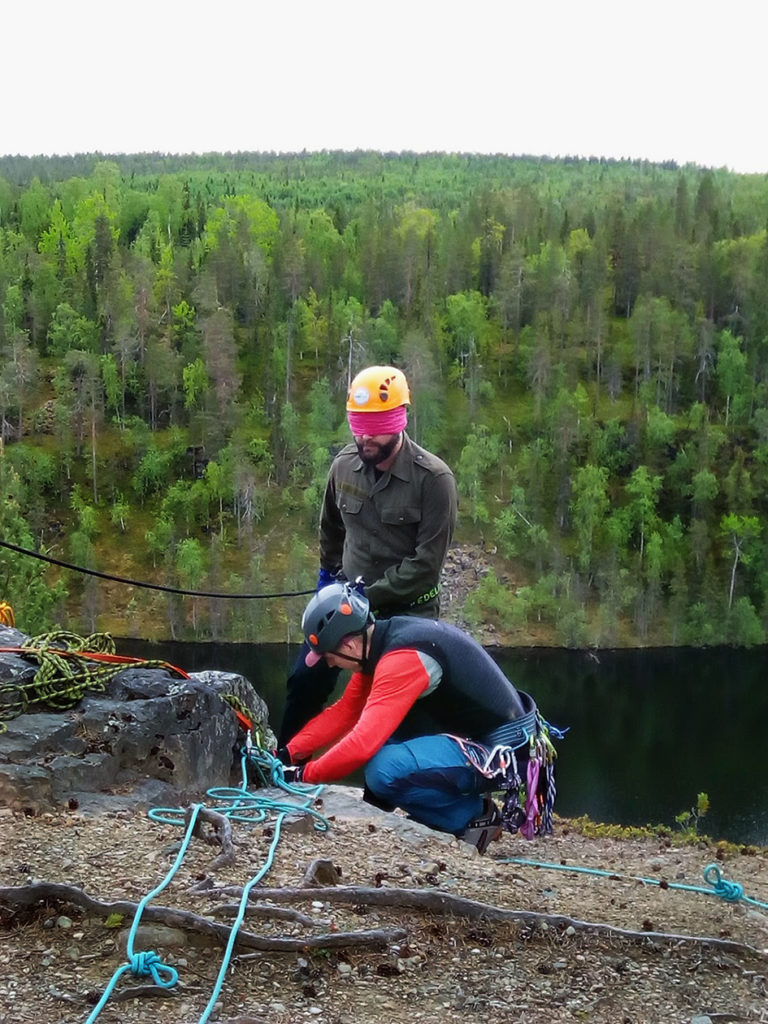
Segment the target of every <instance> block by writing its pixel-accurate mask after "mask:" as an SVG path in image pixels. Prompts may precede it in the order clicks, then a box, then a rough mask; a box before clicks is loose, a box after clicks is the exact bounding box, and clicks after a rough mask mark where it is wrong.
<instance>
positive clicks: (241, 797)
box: [85, 730, 330, 1024]
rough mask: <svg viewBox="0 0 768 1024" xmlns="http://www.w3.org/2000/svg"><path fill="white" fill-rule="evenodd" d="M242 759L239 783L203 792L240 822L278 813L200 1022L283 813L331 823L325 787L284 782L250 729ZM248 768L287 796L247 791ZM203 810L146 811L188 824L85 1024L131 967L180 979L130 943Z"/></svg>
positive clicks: (268, 863) (162, 981)
mask: <svg viewBox="0 0 768 1024" xmlns="http://www.w3.org/2000/svg"><path fill="white" fill-rule="evenodd" d="M240 764H241V777H242V782H241V785H240V786H239V787H216V788H213V789H209V790H208V792H207V794H206V796H207V797H209V798H210V799H212V800H213V801H214V802H218V805H219V806H218V807H217V808H216V810H217V813H219V814H222V815H224V816H225V817H226V818H227V819H228V820H230V821H238V822H244V823H246V824H249V825H254V824H259V823H261V822H264V821H266V819H267V817H268V816H269V815H272V814H276V816H277V817H276V822H275V829H274V834H273V836H272V841H271V843H270V847H269V851H268V853H267V857H266V860H265V862H264V864H263V866H262V867H261V868H260V870H259V871H258V872H257V874H256V875H255V876H254V877H253V878H252V879H251V880H250V881H249V882H248V883H247V885H245V886H244V887H243V892H242V895H241V897H240V903H239V905H238V910H237V914H236V916H235V920H234V922H233V924H232V927H231V929H230V933H229V939H228V942H227V945H226V948H225V950H224V954H223V957H222V962H221V967H220V969H219V973H218V976H217V978H216V982H215V985H214V988H213V991H212V993H211V996H210V999H209V1000H208V1004H207V1005H206V1007H205V1010H204V1011H203V1014H202V1016H201V1017H200V1018H199V1020H198V1024H205V1022H206V1021H208V1020H209V1019H210V1016H211V1014H212V1012H213V1010H214V1008H215V1006H216V1003H217V1001H218V999H219V996H220V994H221V990H222V987H223V985H224V981H225V979H226V976H227V973H228V972H229V969H230V962H231V959H232V951H233V949H234V947H235V943H236V941H237V934H238V932H239V930H240V926H241V925H242V923H243V920H244V918H245V912H246V909H247V906H248V900H249V898H250V893H251V890H252V889H253V887H254V886H255V885H257V884H258V883H259V882H260V881H261V880H262V878H263V877H264V876H265V875H266V874H267V872H268V871H269V870H270V868H271V867H272V864H273V863H274V858H275V852H276V850H277V846H278V843H279V841H280V836H281V831H282V825H283V821H284V820H285V818H286V816H287V815H289V814H307V815H310V816H312V817H313V818H314V819H315V821H314V827H315V829H316V830H317V831H319V832H323V831H326V830H327V829H329V828H330V823H329V821H328V819H327V818H325V817H324V816H323V815H322V814H320V813H319V812H318V811H317V810H315V808H314V807H313V804H315V803H316V802H317V798H318V796H319V794H320V792H321V791H322V789H323V787H322V786H311V787H308V786H294V785H291V784H290V783H288V782H286V781H285V775H284V766H283V764H282V762H281V761H279V760H278V758H276V757H273V756H272V754H270V753H269V752H268V751H266V750H263V749H261V748H260V747H259V746H257V745H255V744H254V743H253V739H252V735H251V731H250V730H247V731H246V738H245V743H244V745H243V747H242V750H241V760H240ZM249 770H256V771H257V773H258V774H260V775H261V777H263V778H264V779H265V780H269V783H270V784H271V785H273V786H275V787H277V788H278V789H280V790H282V791H283V792H284V793H285V795H286V799H285V800H282V799H277V800H276V799H272V798H269V797H266V796H264V795H263V794H260V793H256V794H253V793H250V792H249V791H248V773H249ZM201 811H202V805H200V804H196V805H194V807H193V808H192V809H191V813H190V810H185V809H184V808H167V807H165V808H164V807H160V808H152V809H151V810H150V811H149V817H150V818H151V819H152V820H153V821H156V822H162V823H164V824H169V825H186V831H185V834H184V839H183V840H182V843H181V846H180V849H179V852H178V854H177V856H176V860H175V861H174V863H173V865H172V866H171V868H170V870H169V871H168V874H167V875H166V876H165V878H164V879H163V881H162V882H161V883H160V884H159V885H158V886H157V887H156V888H155V889H153V890H152V892H150V893H148V895H147V896H145V897H144V899H143V900H142V901H141V902H140V903H139V905H138V906H137V908H136V914H135V916H134V920H133V923H132V925H131V929H130V932H129V935H128V941H127V944H126V955H127V957H128V963H127V964H123V965H122V966H121V967H120V968H118V970H117V971H115V973H114V974H113V976H112V978H111V979H110V981H109V984H108V985H107V987H106V989H105V990H104V993H103V995H102V997H101V999H100V1000H99V1002H98V1004H97V1005H96V1006H95V1007H94V1009H93V1011H92V1013H91V1015H90V1016H89V1017H88V1019H87V1021H86V1022H85V1024H93V1022H94V1021H95V1020H96V1018H97V1017H98V1015H99V1014H100V1012H101V1010H102V1009H103V1008H104V1006H105V1005H106V1003H107V1002H108V1000H109V997H110V996H111V994H112V992H113V991H114V989H115V986H116V984H117V982H118V981H119V979H120V978H121V977H122V975H123V974H125V973H126V972H127V971H132V972H133V974H134V975H136V976H139V977H143V976H150V977H151V978H152V979H153V981H155V983H156V984H157V985H160V986H161V987H163V988H170V987H172V986H173V985H175V984H176V982H177V981H178V973H177V972H176V970H175V969H174V968H173V967H169V966H167V965H165V964H163V963H162V961H161V960H160V957H159V956H158V955H157V954H156V953H155V952H153V951H149V952H143V953H135V952H134V948H133V944H134V940H135V937H136V931H137V929H138V926H139V921H140V918H141V915H142V913H143V912H144V909H145V908H146V906H147V904H148V903H149V902H150V900H152V899H153V898H154V897H155V896H157V895H158V893H160V892H162V891H163V889H165V888H166V887H167V886H168V884H169V883H170V881H171V879H172V878H173V877H174V875H175V874H176V873H177V871H178V870H179V868H180V867H181V864H182V861H183V859H184V854H185V853H186V851H187V848H188V846H189V843H190V840H191V838H192V836H193V834H194V833H195V827H196V824H197V820H198V818H199V817H200V814H201ZM164 975H165V977H164Z"/></svg>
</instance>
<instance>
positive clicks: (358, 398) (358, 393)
mask: <svg viewBox="0 0 768 1024" xmlns="http://www.w3.org/2000/svg"><path fill="white" fill-rule="evenodd" d="M370 397H371V393H370V391H369V390H368V388H355V391H354V394H353V395H352V401H353V402H354V403H355V405H365V403H366V402H367V401H368V399H369V398H370Z"/></svg>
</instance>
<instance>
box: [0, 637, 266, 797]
mask: <svg viewBox="0 0 768 1024" xmlns="http://www.w3.org/2000/svg"><path fill="white" fill-rule="evenodd" d="M27 639H28V638H27V637H26V636H25V635H24V634H23V633H20V632H19V631H18V630H15V629H11V628H8V627H0V647H6V648H7V647H20V646H21V645H22V644H23V643H24V642H25V641H26V640H27ZM38 671H39V666H38V664H36V663H35V662H34V661H33V660H30V659H28V658H27V657H25V656H23V655H21V654H16V653H10V652H7V651H0V720H1V719H5V722H4V724H5V726H6V728H5V730H4V731H2V732H0V806H6V807H12V808H15V809H24V810H25V811H27V813H30V814H39V813H42V812H44V811H46V810H53V809H56V808H60V807H67V806H68V807H70V808H73V809H74V808H76V807H77V808H80V809H81V810H82V811H84V812H88V811H89V810H94V811H96V810H103V809H105V808H108V807H119V806H121V804H125V805H130V806H133V807H136V806H142V805H144V806H150V805H152V804H158V803H161V804H162V803H168V802H169V801H171V802H172V803H173V805H174V806H175V805H177V804H179V803H180V802H187V801H189V800H195V799H200V798H201V797H202V796H203V794H204V793H205V791H206V790H207V789H209V788H210V787H212V786H221V785H225V786H226V785H229V784H230V783H231V782H232V781H233V780H234V779H235V777H237V779H238V780H239V778H240V774H239V772H240V768H239V764H240V758H239V751H240V750H241V749H242V744H243V741H244V736H245V734H244V732H243V729H242V727H241V726H240V724H239V722H238V719H237V716H236V715H235V712H234V711H233V708H232V705H231V703H230V700H231V699H232V698H235V700H236V701H237V702H239V704H240V705H242V706H244V707H245V708H247V709H248V711H249V713H250V714H251V717H252V720H253V722H254V726H255V727H256V729H258V730H259V731H260V733H261V738H262V743H263V745H264V746H266V747H269V746H274V745H275V739H274V736H273V734H272V732H271V730H270V727H269V722H268V708H267V706H266V704H265V703H264V701H263V700H262V699H261V697H260V696H259V695H258V694H257V693H256V691H255V690H254V688H253V686H252V685H251V684H250V683H249V682H248V680H247V679H245V678H244V677H243V676H240V675H234V674H232V673H227V672H210V671H208V672H198V673H194V674H192V675H191V676H190V677H189V678H182V677H181V676H179V675H177V674H175V673H173V672H172V671H170V670H168V669H163V668H146V667H141V666H138V667H129V668H125V669H122V670H120V671H119V672H118V673H117V674H116V675H114V676H113V677H112V678H111V679H109V680H108V681H107V682H106V683H104V686H103V690H91V691H86V692H85V694H84V696H83V697H82V699H81V700H80V701H79V702H78V703H77V704H76V705H75V706H74V707H72V708H70V709H68V710H63V711H62V710H53V709H52V708H51V706H50V704H48V705H47V706H46V704H38V703H35V704H34V705H31V706H29V707H28V708H27V710H26V711H24V712H23V713H22V714H18V715H16V716H15V717H10V718H9V717H8V715H9V711H8V709H9V708H13V709H14V713H15V709H17V706H18V704H19V703H20V702H21V700H22V695H24V694H25V693H26V692H27V688H28V686H29V684H32V683H33V682H34V680H35V676H36V673H37V672H38ZM225 698H227V699H225Z"/></svg>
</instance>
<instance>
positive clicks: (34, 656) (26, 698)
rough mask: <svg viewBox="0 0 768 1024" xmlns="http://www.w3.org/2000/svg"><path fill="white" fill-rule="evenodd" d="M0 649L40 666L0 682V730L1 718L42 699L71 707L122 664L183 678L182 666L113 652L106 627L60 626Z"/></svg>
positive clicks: (61, 708)
mask: <svg viewBox="0 0 768 1024" xmlns="http://www.w3.org/2000/svg"><path fill="white" fill-rule="evenodd" d="M0 651H3V652H7V653H13V654H20V655H21V656H22V657H23V658H25V659H27V660H29V661H33V662H36V663H37V664H38V665H39V666H40V667H39V668H38V670H37V672H36V673H35V675H34V677H33V678H32V679H31V680H30V681H29V682H6V683H3V684H2V685H0V732H3V731H5V729H6V728H7V726H6V725H5V724H4V723H5V722H6V721H9V720H11V719H13V718H16V717H18V716H19V715H21V714H24V713H25V712H26V711H28V710H29V709H30V708H31V707H33V706H35V705H37V704H43V705H45V706H47V707H49V708H53V709H54V710H55V711H66V710H68V709H69V708H72V707H74V706H75V705H76V704H78V703H79V701H80V700H82V698H83V697H84V696H85V694H86V692H88V691H90V692H99V693H101V692H103V691H104V688H105V686H106V684H107V683H108V682H109V680H110V679H112V678H113V677H114V676H116V675H117V674H118V672H122V670H123V669H125V668H163V669H167V670H168V671H170V672H175V673H176V674H177V675H179V676H181V677H182V678H183V679H188V678H189V676H188V675H187V673H186V672H184V671H183V669H180V668H176V667H175V666H174V665H169V664H168V663H167V662H165V661H156V660H151V659H145V658H130V657H127V656H124V655H121V654H116V653H115V643H114V640H113V639H112V637H111V636H110V635H109V633H93V634H92V635H91V636H89V637H85V638H83V637H80V636H77V635H76V634H75V633H68V632H66V631H64V630H60V631H57V632H53V633H44V634H41V635H40V636H36V637H30V638H29V639H28V640H26V641H25V643H24V644H23V645H22V646H21V647H2V648H0Z"/></svg>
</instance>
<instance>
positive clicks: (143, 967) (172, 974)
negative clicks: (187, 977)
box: [131, 950, 179, 988]
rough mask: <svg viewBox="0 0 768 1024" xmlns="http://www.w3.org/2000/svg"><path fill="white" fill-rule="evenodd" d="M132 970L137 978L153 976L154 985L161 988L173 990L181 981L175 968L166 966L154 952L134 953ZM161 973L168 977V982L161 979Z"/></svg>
mask: <svg viewBox="0 0 768 1024" xmlns="http://www.w3.org/2000/svg"><path fill="white" fill-rule="evenodd" d="M131 970H132V971H133V973H134V974H135V975H136V977H137V978H141V977H148V976H151V978H152V980H153V981H154V983H155V984H156V985H159V986H160V987H161V988H171V987H172V986H173V985H175V984H176V982H177V981H178V980H179V975H178V972H177V971H176V970H174V968H173V967H169V966H168V965H167V964H164V963H163V962H162V960H161V959H160V957H159V956H158V955H157V953H155V952H153V951H152V950H150V951H148V952H146V953H134V954H133V956H131ZM161 971H163V972H165V973H166V974H167V975H168V979H167V981H164V980H163V979H162V978H161V976H160V972H161Z"/></svg>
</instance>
